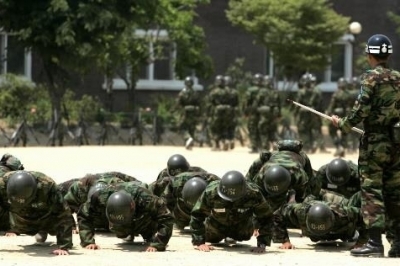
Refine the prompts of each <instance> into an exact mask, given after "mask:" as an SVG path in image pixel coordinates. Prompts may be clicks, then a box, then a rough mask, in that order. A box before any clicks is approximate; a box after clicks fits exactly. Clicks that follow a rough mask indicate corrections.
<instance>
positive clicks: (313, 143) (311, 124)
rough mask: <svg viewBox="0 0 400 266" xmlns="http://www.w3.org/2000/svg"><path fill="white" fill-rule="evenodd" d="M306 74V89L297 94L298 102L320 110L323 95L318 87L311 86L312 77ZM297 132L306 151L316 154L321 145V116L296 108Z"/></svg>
mask: <svg viewBox="0 0 400 266" xmlns="http://www.w3.org/2000/svg"><path fill="white" fill-rule="evenodd" d="M308 75H310V74H306V77H305V79H307V80H306V82H305V85H304V86H305V87H304V88H302V89H300V90H299V91H298V93H297V97H296V101H297V102H298V103H301V104H303V105H306V106H308V107H311V108H314V109H318V107H319V106H320V104H321V101H322V94H321V91H320V90H319V89H318V87H312V86H311V84H312V83H311V80H310V79H311V77H309V76H308ZM295 116H296V117H297V131H298V133H299V137H300V140H302V141H303V144H304V150H305V151H306V152H311V153H314V152H315V151H316V150H317V148H318V144H321V139H320V138H321V137H322V136H321V119H320V117H319V116H317V115H315V114H313V113H311V112H310V111H308V110H305V109H303V108H300V107H296V112H295Z"/></svg>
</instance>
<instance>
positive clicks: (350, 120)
mask: <svg viewBox="0 0 400 266" xmlns="http://www.w3.org/2000/svg"><path fill="white" fill-rule="evenodd" d="M372 97H373V87H372V86H371V85H369V84H368V81H366V82H363V85H362V87H361V92H360V94H359V95H358V97H357V100H356V102H355V104H354V106H353V109H352V110H351V112H350V114H349V115H348V116H346V117H343V118H341V119H340V120H339V123H338V126H339V128H340V129H341V130H343V131H344V132H346V133H347V132H350V131H351V128H352V127H354V126H356V125H357V124H358V123H360V122H362V121H363V120H364V119H365V118H366V117H368V115H369V113H370V111H371V105H370V103H371V98H372Z"/></svg>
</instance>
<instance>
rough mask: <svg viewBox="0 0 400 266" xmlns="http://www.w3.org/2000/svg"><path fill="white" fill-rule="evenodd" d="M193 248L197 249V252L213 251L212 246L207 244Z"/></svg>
mask: <svg viewBox="0 0 400 266" xmlns="http://www.w3.org/2000/svg"><path fill="white" fill-rule="evenodd" d="M194 248H195V249H198V250H200V251H205V252H209V251H211V250H213V249H214V247H213V246H211V245H207V244H201V245H199V246H195V247H194Z"/></svg>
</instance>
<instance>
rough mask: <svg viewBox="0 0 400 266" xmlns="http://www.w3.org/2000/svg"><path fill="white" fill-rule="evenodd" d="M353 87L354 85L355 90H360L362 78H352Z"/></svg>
mask: <svg viewBox="0 0 400 266" xmlns="http://www.w3.org/2000/svg"><path fill="white" fill-rule="evenodd" d="M351 85H352V86H353V87H354V88H357V89H358V87H359V86H360V78H359V77H352V78H351Z"/></svg>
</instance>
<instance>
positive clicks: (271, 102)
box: [255, 84, 281, 151]
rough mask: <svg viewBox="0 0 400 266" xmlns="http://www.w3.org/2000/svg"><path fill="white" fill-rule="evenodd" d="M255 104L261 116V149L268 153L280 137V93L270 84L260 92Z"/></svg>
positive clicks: (259, 125) (259, 122) (259, 127)
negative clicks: (272, 144)
mask: <svg viewBox="0 0 400 266" xmlns="http://www.w3.org/2000/svg"><path fill="white" fill-rule="evenodd" d="M255 102H256V106H257V112H258V116H259V121H258V132H259V134H260V141H261V145H260V146H261V147H260V148H262V149H263V150H266V151H268V150H270V148H271V146H270V144H271V143H272V142H274V141H276V140H277V136H278V122H279V118H280V117H281V103H280V97H279V93H278V91H276V90H275V89H274V88H273V87H272V85H270V84H269V85H267V86H266V87H263V88H261V89H260V90H259V92H258V94H257V97H256V100H255Z"/></svg>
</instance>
